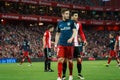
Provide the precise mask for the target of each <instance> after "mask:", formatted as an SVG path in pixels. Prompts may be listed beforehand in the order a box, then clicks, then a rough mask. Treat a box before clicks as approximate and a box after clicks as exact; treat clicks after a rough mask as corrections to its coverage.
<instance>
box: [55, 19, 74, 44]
mask: <svg viewBox="0 0 120 80" xmlns="http://www.w3.org/2000/svg"><path fill="white" fill-rule="evenodd" d="M73 29H76V27H75V24H74V21H73V20H66V21H60V22H58V25H57V30H56V31H57V32H59V33H60V38H59V41H58V45H63V46H72V45H73V43H67V41H68V39H69V38H70V37H71V36H72V34H73Z"/></svg>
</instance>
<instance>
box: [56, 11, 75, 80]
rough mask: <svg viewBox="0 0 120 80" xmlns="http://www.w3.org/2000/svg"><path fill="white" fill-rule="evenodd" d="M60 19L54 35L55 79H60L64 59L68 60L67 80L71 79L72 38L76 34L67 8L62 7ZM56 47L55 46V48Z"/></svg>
mask: <svg viewBox="0 0 120 80" xmlns="http://www.w3.org/2000/svg"><path fill="white" fill-rule="evenodd" d="M61 13H62V21H59V22H58V25H57V32H56V36H55V47H56V46H58V48H57V57H58V78H57V80H62V71H63V62H64V59H65V58H66V59H68V61H69V72H70V74H69V80H73V76H72V70H73V61H72V58H73V39H74V37H75V35H76V27H75V25H74V21H73V20H70V19H69V16H70V11H69V10H68V9H63V10H62V11H61ZM55 49H56V48H55Z"/></svg>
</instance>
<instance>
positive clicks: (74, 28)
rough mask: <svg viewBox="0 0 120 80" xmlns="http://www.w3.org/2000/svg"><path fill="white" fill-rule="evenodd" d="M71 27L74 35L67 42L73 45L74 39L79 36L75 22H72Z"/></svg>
mask: <svg viewBox="0 0 120 80" xmlns="http://www.w3.org/2000/svg"><path fill="white" fill-rule="evenodd" d="M71 27H72V31H73V33H72V36H71V37H70V39H68V41H67V42H68V43H72V41H73V39H74V38H75V36H76V35H77V30H76V27H75V24H74V22H72V25H71Z"/></svg>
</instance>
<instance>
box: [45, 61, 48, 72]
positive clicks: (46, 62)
mask: <svg viewBox="0 0 120 80" xmlns="http://www.w3.org/2000/svg"><path fill="white" fill-rule="evenodd" d="M47 64H48V60H47V59H45V70H47Z"/></svg>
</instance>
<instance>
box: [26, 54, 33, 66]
mask: <svg viewBox="0 0 120 80" xmlns="http://www.w3.org/2000/svg"><path fill="white" fill-rule="evenodd" d="M26 58H27V60H28V62H29V63H30V65H28V66H32V62H31V59H30V57H29V56H26Z"/></svg>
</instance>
